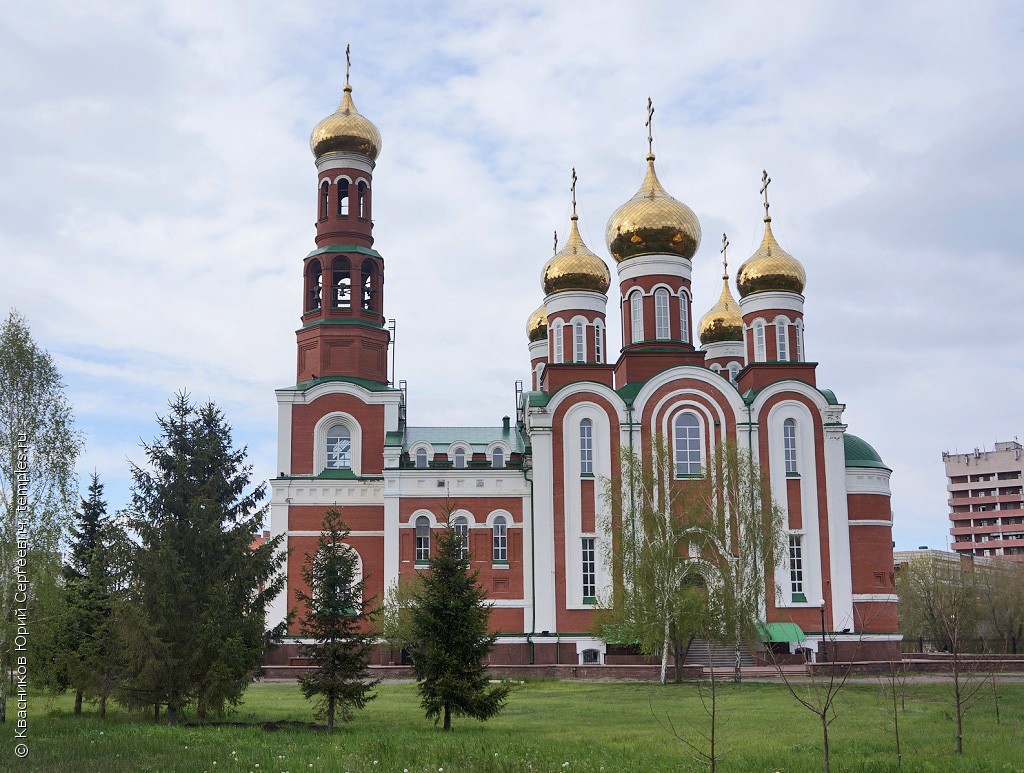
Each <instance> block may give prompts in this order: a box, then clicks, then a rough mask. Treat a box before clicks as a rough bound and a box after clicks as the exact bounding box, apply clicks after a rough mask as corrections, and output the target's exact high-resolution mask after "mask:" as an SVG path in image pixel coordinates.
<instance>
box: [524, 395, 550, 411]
mask: <svg viewBox="0 0 1024 773" xmlns="http://www.w3.org/2000/svg"><path fill="white" fill-rule="evenodd" d="M526 399H527V400H528V401H529V402H528V405H529V406H530V407H531V408H543V407H544V406H545V405H547V404H548V402H550V400H551V395H549V394H548V393H547V392H527V393H526Z"/></svg>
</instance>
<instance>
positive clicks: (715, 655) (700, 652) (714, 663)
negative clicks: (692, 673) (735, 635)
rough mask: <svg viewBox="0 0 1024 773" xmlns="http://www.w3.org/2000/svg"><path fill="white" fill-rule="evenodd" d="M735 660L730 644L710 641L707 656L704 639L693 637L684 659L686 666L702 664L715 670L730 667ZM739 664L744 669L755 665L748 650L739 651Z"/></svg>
mask: <svg viewBox="0 0 1024 773" xmlns="http://www.w3.org/2000/svg"><path fill="white" fill-rule="evenodd" d="M735 662H736V654H735V652H734V651H733V648H732V645H730V644H724V643H722V642H717V641H713V642H711V652H710V657H709V653H708V642H707V640H706V639H694V640H693V642H691V644H690V649H689V650H688V651H687V653H686V661H685V663H686V665H688V666H704V667H705V668H707V667H709V666H710V667H711V668H714V669H715V670H716V671H718V670H719V669H728V668H732V667H733V666H734V664H735ZM740 665H741V666H742V667H743V668H745V669H747V668H754V667H756V666H757V661H756V660H754V656H753V655H752V654H751V653H750V652H748V651H747V650H743V651H741V652H740Z"/></svg>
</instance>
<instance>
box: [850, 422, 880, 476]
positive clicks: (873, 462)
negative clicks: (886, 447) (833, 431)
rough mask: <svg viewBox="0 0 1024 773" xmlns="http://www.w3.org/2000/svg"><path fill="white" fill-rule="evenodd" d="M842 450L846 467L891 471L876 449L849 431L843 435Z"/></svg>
mask: <svg viewBox="0 0 1024 773" xmlns="http://www.w3.org/2000/svg"><path fill="white" fill-rule="evenodd" d="M843 450H844V451H845V452H846V466H847V467H875V468H878V469H880V470H889V472H892V469H891V468H890V467H889V466H888V465H887V464H886V463H885V462H883V461H882V457H881V456H879V455H878V451H876V450H875V449H874V448H872V447H871V446H870V445H869V444H868V443H866V442H865V441H863V440H861V439H860V438H859V437H857V436H856V435H851V434H850V433H849V432H847V433H846V434H845V435H843Z"/></svg>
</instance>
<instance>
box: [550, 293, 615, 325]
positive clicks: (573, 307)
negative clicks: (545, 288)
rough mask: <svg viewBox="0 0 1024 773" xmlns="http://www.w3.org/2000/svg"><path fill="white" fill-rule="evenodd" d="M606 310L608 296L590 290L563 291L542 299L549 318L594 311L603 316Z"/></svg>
mask: <svg viewBox="0 0 1024 773" xmlns="http://www.w3.org/2000/svg"><path fill="white" fill-rule="evenodd" d="M607 308H608V296H607V295H604V294H602V293H597V292H593V291H591V290H563V291H562V292H560V293H552V294H551V295H549V296H547V297H546V298H545V299H544V309H545V310H546V311H547V313H548V317H549V318H550V317H551V315H552V314H558V313H559V312H563V311H594V312H597V313H598V314H604V313H605V311H606V309H607Z"/></svg>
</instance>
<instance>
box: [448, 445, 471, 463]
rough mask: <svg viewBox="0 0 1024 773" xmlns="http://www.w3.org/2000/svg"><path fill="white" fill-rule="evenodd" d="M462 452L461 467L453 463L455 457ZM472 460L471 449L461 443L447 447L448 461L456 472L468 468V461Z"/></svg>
mask: <svg viewBox="0 0 1024 773" xmlns="http://www.w3.org/2000/svg"><path fill="white" fill-rule="evenodd" d="M460 451H461V452H462V461H463V463H462V465H461V466H460V465H457V464H456V463H455V459H456V455H457V454H459V452H460ZM472 458H473V449H472V448H470V447H469V446H468V445H466V444H465V443H463V442H458V443H452V444H451V445H450V446H448V460H449V461H450V462H451V463H452V467H453V468H454V469H456V470H465V469H467V468H468V467H469V461H470V459H472Z"/></svg>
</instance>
